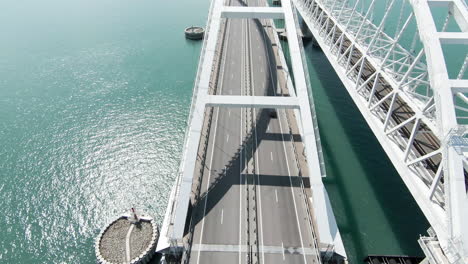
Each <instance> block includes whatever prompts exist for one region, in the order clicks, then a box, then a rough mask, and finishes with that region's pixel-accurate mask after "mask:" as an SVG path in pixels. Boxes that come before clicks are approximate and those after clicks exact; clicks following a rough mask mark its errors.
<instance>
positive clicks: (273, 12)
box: [221, 6, 284, 19]
mask: <svg viewBox="0 0 468 264" xmlns="http://www.w3.org/2000/svg"><path fill="white" fill-rule="evenodd" d="M221 17H225V18H258V19H267V18H272V19H280V18H284V13H283V9H282V8H281V7H263V6H262V7H260V6H256V7H248V6H224V7H223V9H222V11H221Z"/></svg>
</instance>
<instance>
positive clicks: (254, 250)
mask: <svg viewBox="0 0 468 264" xmlns="http://www.w3.org/2000/svg"><path fill="white" fill-rule="evenodd" d="M254 1H258V0H250V1H249V3H248V4H249V5H254V6H255V5H257V6H258V5H259V3H258V2H256V3H255V2H254ZM231 5H244V3H243V2H240V1H238V0H232V2H231ZM264 22H265V21H263V22H262V21H260V20H252V19H228V20H227V22H226V23H227V26H226V31H225V34H227V35H226V38H225V43H224V45H225V48H224V51H223V54H222V60H221V66H220V67H221V73H220V82H219V85H218V87H217V94H221V95H252V94H253V95H261V96H264V95H268V96H275V95H277V93H279V91H280V88H279V87H277V83H278V82H277V65H278V64H279V62H276V59H275V56H274V55H273V52H272V42H274V39H273V38H270V37H268V35H269V34H273V33H272V32H268V30H271V29H270V28H269V27H264V25H265V23H264ZM273 111H276V110H272V109H239V108H215V109H214V111H213V119H212V124H211V129H210V135H209V145H208V149H207V153H206V161H205V171H204V173H203V178H202V182H201V192H200V193H201V195H200V198H199V200H198V201H197V206H195V207H194V209H193V211H192V214H194V215H195V217H194V218H193V219H194V220H192V224H193V225H195V227H194V229H193V230H194V231H193V240H192V249H191V254H190V263H223V264H228V263H316V262H315V259H316V258H315V257H314V254H315V249H314V242H313V237H312V230H311V226H310V223H309V220H308V219H309V216H308V215H307V210H306V204H305V199H304V197H303V196H302V194H303V192H302V189H301V187H300V179H299V178H298V177H297V175H298V168H297V165H296V161H295V156H294V152H293V149H292V143H291V142H290V135H289V128H288V123H287V120H286V114H285V110H277V111H276V113H277V115H276V117H274V114H272V112H273Z"/></svg>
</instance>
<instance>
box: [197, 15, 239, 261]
mask: <svg viewBox="0 0 468 264" xmlns="http://www.w3.org/2000/svg"><path fill="white" fill-rule="evenodd" d="M226 23H227V24H228V26H227V28H226V32H225V34H226V33H227V32H229V30H230V29H231V23H230V20H227V22H226ZM228 47H229V34H227V38H226V50H228V49H227V48H228ZM221 56H222V54H221ZM226 57H227V54H226ZM221 58H223V57H221ZM225 65H226V58H224V60H223V70H224V67H225ZM221 74H222V77H221V78H220V79H221V80H223V78H224V71H223V72H221ZM219 91H220V94H221V92H222V91H223V81H221V84H220V89H219ZM218 117H219V107H218V108H217V109H216V119H215V120H216V121H215V124H216V125H215V130H214V138H213V147H212V148H211V159H210V167H209V170H208V181H207V183H206V190H207V191H208V187H209V185H210V180H211V166H212V165H213V152H214V148H215V147H214V144H215V143H216V130H217V128H218ZM197 151H198V150H197ZM207 201H208V193H206V198H205V205H204V207H203V219H202V226H201V230H200V243H199V244H202V240H203V230H204V228H205V214H206V204H207ZM200 255H201V250H200V249H198V256H197V264H198V263H200Z"/></svg>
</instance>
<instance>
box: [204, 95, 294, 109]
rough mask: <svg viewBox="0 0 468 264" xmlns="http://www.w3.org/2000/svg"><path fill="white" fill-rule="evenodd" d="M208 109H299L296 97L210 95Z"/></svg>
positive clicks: (207, 101)
mask: <svg viewBox="0 0 468 264" xmlns="http://www.w3.org/2000/svg"><path fill="white" fill-rule="evenodd" d="M206 106H207V107H244V108H277V109H299V102H298V100H297V98H296V97H277V96H242V95H237V96H236V95H209V96H208V97H207V100H206Z"/></svg>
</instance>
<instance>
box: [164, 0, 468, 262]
mask: <svg viewBox="0 0 468 264" xmlns="http://www.w3.org/2000/svg"><path fill="white" fill-rule="evenodd" d="M441 15H442V16H443V19H438V17H439V16H441ZM278 20H280V21H284V30H283V32H285V34H286V36H287V40H288V44H287V50H288V53H287V54H288V55H289V60H288V61H287V60H286V58H285V56H284V52H283V51H285V50H284V48H283V47H282V45H281V42H280V41H279V39H278V35H277V32H278V29H277V25H276V24H275V21H278ZM301 23H302V27H301V26H300V25H301ZM303 29H306V30H310V32H311V33H312V35H313V38H314V42H315V43H316V44H317V45H319V46H320V48H321V49H322V51H323V52H324V54H325V55H326V57H327V58H328V60H329V62H330V64H331V65H332V66H333V68H334V69H335V71H336V73H337V75H338V76H339V78H340V79H341V81H342V82H343V84H344V86H345V87H346V90H347V92H348V93H349V95H350V96H351V98H352V99H353V101H354V102H355V104H356V105H357V107H358V109H359V111H360V112H361V114H362V115H363V116H364V118H365V120H366V121H367V123H368V124H369V126H370V128H371V130H372V131H373V132H374V134H375V136H376V138H377V139H378V141H379V142H380V144H381V145H382V147H383V149H384V151H385V152H386V153H387V155H388V157H389V158H390V160H391V162H392V163H393V165H394V166H395V168H396V169H397V171H398V172H399V174H400V177H401V178H402V180H403V182H404V183H405V184H406V186H407V187H408V189H409V191H410V193H411V194H412V195H413V197H414V199H415V201H416V202H417V204H418V205H419V207H420V209H421V211H422V212H423V213H424V215H425V216H426V218H427V219H428V221H429V223H430V225H431V226H430V227H428V234H427V236H424V237H421V238H420V239H419V241H418V242H419V244H420V246H421V248H422V249H423V252H424V253H425V255H426V258H425V259H424V260H423V263H468V227H467V225H466V223H468V197H467V186H468V173H467V166H468V164H467V159H466V153H468V152H467V151H468V149H467V146H468V141H467V139H466V134H467V127H466V125H465V123H466V119H467V112H468V106H467V105H466V104H468V97H467V96H468V80H466V77H465V76H466V74H465V71H466V67H467V65H468V52H467V51H468V49H466V48H467V47H468V10H467V7H466V4H465V3H464V2H463V1H461V0H403V1H396V0H381V1H377V0H292V1H291V0H283V1H281V7H270V6H268V5H267V3H266V2H265V1H264V0H228V1H223V0H212V3H211V6H210V11H209V15H208V21H207V28H206V34H205V40H204V43H203V47H202V51H201V56H200V61H199V68H198V72H197V77H196V80H195V86H194V93H193V97H192V104H191V109H190V115H189V124H188V128H187V132H186V137H185V142H184V151H183V155H182V160H181V166H180V169H179V175H178V177H177V180H176V183H175V185H174V188H173V190H172V192H171V199H170V202H169V205H168V209H167V212H166V217H165V220H164V224H163V232H165V234H166V238H163V239H162V240H163V242H162V243H161V242H160V245H158V248H159V249H164V248H168V249H170V250H173V251H178V252H179V253H181V254H182V261H183V262H184V263H219V262H223V263H224V262H226V263H277V262H280V263H322V262H323V263H326V262H329V261H332V262H344V261H345V260H346V253H345V249H344V246H343V243H342V241H341V237H340V234H339V230H338V228H337V225H336V222H335V218H334V215H333V211H332V208H331V205H330V202H329V199H328V195H327V192H326V190H325V188H324V186H323V184H322V177H325V176H326V172H325V169H324V164H323V158H322V151H321V145H320V135H319V132H318V126H317V121H316V117H315V110H314V103H313V97H312V93H311V87H310V83H309V76H308V70H307V63H306V61H305V57H304V51H303V46H302V39H301V37H300V36H302V33H301V31H303ZM454 53H455V56H456V57H455V58H457V57H458V58H461V59H458V61H460V63H448V62H450V61H451V60H453V58H454ZM454 65H455V66H454ZM409 221H410V219H409ZM163 235H164V234H163Z"/></svg>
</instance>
